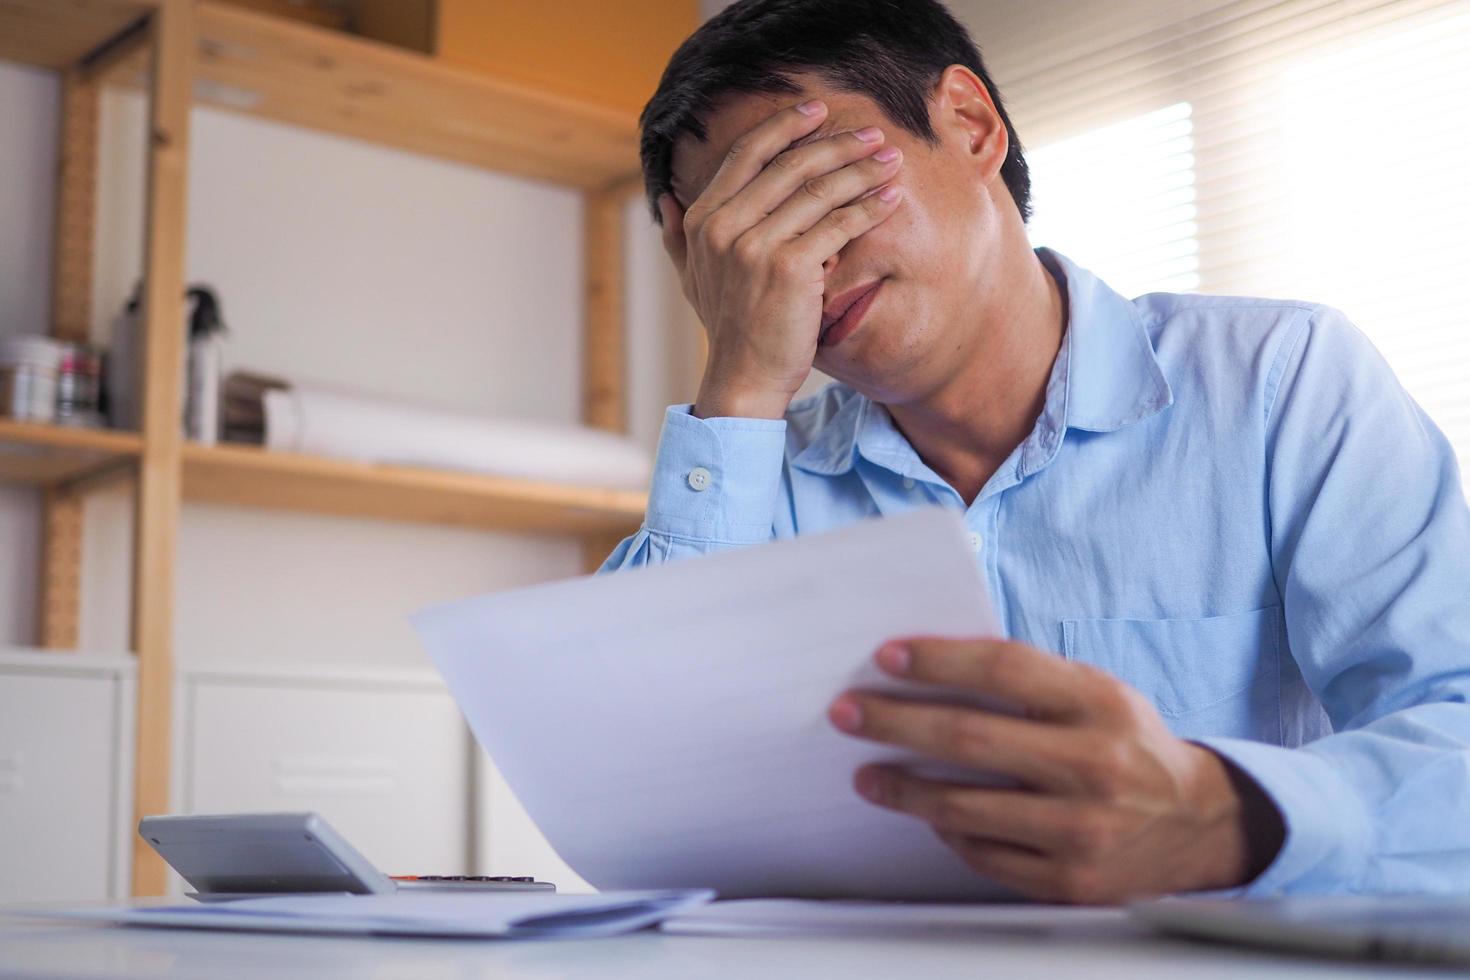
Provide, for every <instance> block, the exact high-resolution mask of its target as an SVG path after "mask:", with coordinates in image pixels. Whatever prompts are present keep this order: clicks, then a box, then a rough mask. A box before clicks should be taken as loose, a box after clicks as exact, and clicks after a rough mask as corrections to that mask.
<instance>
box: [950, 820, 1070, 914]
mask: <svg viewBox="0 0 1470 980" xmlns="http://www.w3.org/2000/svg"><path fill="white" fill-rule="evenodd" d="M939 839H940V840H942V841H944V843H945V844H947V845H949V848H950V849H951V850H952V851H954V852H955V853H956V854H958V855H959V856H960V860H962V861H964V862H965V866H966V867H967V868H969V869H970V870H971V871H973V872H975V873H976V874H978V875H980V876H981V877H984V878H989V879H990V880H991V881H993V882H995V883H996V884H998V885H1002V886H1004V887H1006V888H1009V889H1011V890H1012V891H1016V892H1020V893H1021V894H1022V895H1026V896H1028V897H1030V898H1035V899H1041V900H1047V899H1055V898H1056V897H1057V896H1056V888H1055V880H1056V877H1057V871H1056V864H1057V862H1056V861H1055V860H1053V859H1051V858H1048V857H1046V856H1044V855H1041V854H1037V853H1035V852H1034V851H1030V850H1027V849H1025V848H1022V847H1016V846H1014V845H1011V844H1004V843H1000V842H998V841H989V840H985V839H984V838H976V837H967V836H965V835H963V834H951V833H948V832H943V831H941V832H940V833H939Z"/></svg>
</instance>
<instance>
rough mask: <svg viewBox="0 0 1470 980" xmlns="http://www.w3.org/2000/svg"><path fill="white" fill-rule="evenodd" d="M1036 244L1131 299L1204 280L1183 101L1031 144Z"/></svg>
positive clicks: (1191, 146)
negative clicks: (1053, 140) (1037, 143)
mask: <svg viewBox="0 0 1470 980" xmlns="http://www.w3.org/2000/svg"><path fill="white" fill-rule="evenodd" d="M1026 159H1027V161H1028V162H1029V163H1030V165H1031V175H1032V187H1033V193H1032V200H1033V202H1034V208H1035V214H1034V216H1033V217H1032V219H1031V224H1030V235H1031V241H1032V242H1033V243H1034V244H1036V245H1046V246H1049V247H1051V248H1055V249H1056V250H1057V251H1059V252H1061V253H1062V254H1064V255H1066V256H1067V257H1068V258H1070V259H1073V260H1074V261H1076V262H1078V263H1080V264H1081V265H1083V266H1084V267H1086V268H1088V269H1090V270H1091V271H1092V272H1095V273H1096V274H1097V275H1099V276H1101V277H1102V279H1103V281H1104V282H1106V283H1108V284H1109V285H1110V286H1112V287H1113V288H1114V289H1116V290H1118V292H1120V293H1123V294H1124V295H1125V296H1137V295H1140V294H1142V293H1147V292H1153V291H1156V290H1169V291H1173V292H1185V291H1188V290H1192V289H1196V288H1198V286H1199V242H1198V227H1197V225H1196V218H1197V212H1196V208H1195V177H1194V128H1193V122H1192V120H1191V119H1190V106H1189V104H1188V103H1187V102H1180V103H1177V104H1175V105H1171V106H1167V107H1165V108H1163V109H1159V110H1157V111H1154V112H1149V113H1146V114H1144V115H1140V116H1136V117H1134V118H1131V119H1126V120H1124V121H1122V122H1118V123H1113V124H1111V125H1108V126H1103V127H1100V128H1098V129H1094V130H1091V131H1089V132H1085V133H1082V134H1080V135H1078V136H1072V137H1069V138H1067V139H1063V140H1059V141H1057V142H1055V143H1051V144H1049V145H1046V146H1039V147H1036V148H1034V149H1031V150H1028V151H1027V154H1026Z"/></svg>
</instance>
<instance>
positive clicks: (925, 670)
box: [874, 636, 1098, 720]
mask: <svg viewBox="0 0 1470 980" xmlns="http://www.w3.org/2000/svg"><path fill="white" fill-rule="evenodd" d="M874 659H876V660H877V662H878V666H880V667H882V668H883V669H884V670H885V671H887V672H888V673H890V674H893V675H894V676H897V677H904V678H907V679H909V680H915V681H920V682H923V683H926V684H937V685H940V686H943V687H952V688H958V689H960V690H964V691H972V692H974V693H977V694H984V695H988V696H990V697H994V698H999V699H1001V700H1002V701H1006V702H1009V703H1011V704H1014V705H1017V706H1019V707H1021V708H1024V709H1025V710H1026V713H1027V714H1028V715H1031V716H1033V717H1042V718H1053V719H1058V720H1068V719H1077V718H1083V717H1087V716H1089V714H1090V711H1089V706H1090V704H1091V703H1092V701H1093V700H1094V696H1095V695H1096V694H1097V693H1098V692H1096V691H1095V690H1094V688H1095V687H1096V680H1097V678H1096V676H1095V675H1094V674H1093V673H1092V672H1090V671H1086V670H1083V669H1081V668H1080V667H1079V666H1078V665H1077V664H1074V663H1072V662H1071V661H1069V660H1064V659H1063V658H1061V657H1058V656H1056V655H1054V654H1050V653H1044V652H1042V651H1040V650H1037V649H1036V648H1034V647H1030V646H1027V645H1026V644H1024V643H1017V642H1014V641H1012V640H1005V639H998V638H990V637H979V638H972V639H949V638H944V637H932V636H916V637H908V638H905V639H902V640H897V641H891V642H890V643H887V644H884V646H883V647H882V648H880V649H879V651H878V653H877V655H876V657H875V658H874Z"/></svg>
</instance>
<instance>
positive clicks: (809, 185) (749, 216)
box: [725, 126, 897, 237]
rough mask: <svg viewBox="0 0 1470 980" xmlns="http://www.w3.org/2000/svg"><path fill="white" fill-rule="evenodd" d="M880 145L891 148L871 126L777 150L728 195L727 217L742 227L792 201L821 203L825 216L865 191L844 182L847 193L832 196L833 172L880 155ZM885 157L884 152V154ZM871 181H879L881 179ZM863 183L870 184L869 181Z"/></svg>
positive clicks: (883, 167)
mask: <svg viewBox="0 0 1470 980" xmlns="http://www.w3.org/2000/svg"><path fill="white" fill-rule="evenodd" d="M885 149H892V148H891V147H885V146H884V145H883V131H882V130H880V129H878V127H876V126H869V127H867V128H865V129H860V130H857V131H856V132H851V133H840V134H837V135H835V136H829V137H826V138H823V139H819V140H816V141H814V142H812V143H808V144H806V145H805V146H796V147H791V148H790V149H787V150H783V151H782V152H781V153H779V154H777V155H776V158H775V159H774V160H772V161H771V163H770V166H768V167H766V169H764V170H762V171H761V172H760V174H759V175H758V176H757V177H756V178H755V179H754V180H752V181H751V182H750V183H749V184H748V185H746V186H745V187H744V188H743V189H742V190H741V191H740V193H738V194H736V195H735V196H734V197H732V198H731V199H730V201H729V203H728V204H726V205H725V208H726V210H729V211H732V212H733V216H738V218H739V220H740V221H742V222H744V223H745V225H746V226H752V225H755V224H757V223H758V222H760V221H762V220H764V219H765V218H766V216H767V215H769V214H772V213H773V212H775V211H777V210H779V209H780V208H781V207H782V206H783V205H785V204H786V203H787V202H788V201H790V200H793V199H795V200H803V199H805V200H810V201H814V202H820V203H824V204H825V205H826V207H825V209H824V210H823V211H822V213H821V214H826V213H827V212H828V211H831V210H832V209H833V208H835V207H838V206H840V205H843V204H846V203H847V202H848V201H851V200H852V199H853V198H855V197H857V196H858V195H859V194H860V193H862V191H863V190H864V189H865V187H864V186H863V185H861V184H860V183H859V182H857V181H847V183H848V184H849V185H851V189H850V190H849V192H848V194H847V196H845V197H841V196H838V194H837V193H836V192H837V191H838V189H839V188H838V187H837V185H836V183H835V182H834V178H835V177H836V175H837V174H838V173H841V172H842V171H843V170H844V169H846V168H847V167H849V166H851V165H852V164H854V163H858V162H861V161H863V160H867V159H871V158H872V157H874V156H875V155H877V154H879V153H883V151H884V150H885ZM889 155H890V154H887V153H884V156H889ZM877 166H878V168H879V169H881V170H883V171H885V172H886V173H887V174H888V175H889V176H891V175H892V173H893V172H894V171H896V170H897V167H896V166H890V165H885V163H884V162H881V161H880V162H879V163H878V165H877ZM884 179H886V178H884ZM875 183H881V180H880V181H875ZM866 186H868V187H871V186H872V184H868V185H866ZM821 214H819V215H817V216H816V217H815V218H813V219H812V221H811V222H808V223H807V225H806V226H805V227H803V228H802V229H801V231H805V230H806V228H809V227H811V224H812V223H814V222H815V221H816V220H817V218H820V217H821ZM795 234H796V233H795V232H793V233H792V235H791V236H788V237H794V235H795Z"/></svg>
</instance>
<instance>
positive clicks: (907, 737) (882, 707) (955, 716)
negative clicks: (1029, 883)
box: [829, 692, 1087, 793]
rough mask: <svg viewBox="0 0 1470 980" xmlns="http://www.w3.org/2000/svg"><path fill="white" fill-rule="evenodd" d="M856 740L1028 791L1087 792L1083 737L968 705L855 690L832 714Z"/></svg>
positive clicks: (1053, 727)
mask: <svg viewBox="0 0 1470 980" xmlns="http://www.w3.org/2000/svg"><path fill="white" fill-rule="evenodd" d="M829 714H830V715H831V718H832V721H833V723H834V724H835V725H837V727H838V728H841V729H842V730H843V731H845V732H847V733H848V734H849V735H856V736H858V737H859V738H866V739H871V740H873V741H875V742H884V743H887V744H889V745H897V746H901V747H903V748H907V749H912V750H913V751H915V752H917V753H919V754H920V755H923V756H927V757H929V758H932V759H939V760H941V761H943V762H953V763H956V764H958V765H961V766H965V767H966V768H970V769H979V770H981V771H983V772H990V773H996V774H998V775H1002V776H1010V777H1012V778H1014V779H1017V780H1020V781H1021V782H1022V783H1024V784H1026V785H1027V786H1035V787H1038V788H1042V789H1047V790H1052V791H1054V792H1065V793H1070V792H1074V791H1077V790H1079V789H1081V787H1082V786H1083V783H1082V781H1081V779H1080V777H1079V776H1078V774H1077V773H1078V770H1079V763H1080V762H1081V760H1083V759H1085V757H1086V752H1087V747H1086V746H1085V745H1079V744H1077V742H1078V739H1079V738H1080V735H1079V733H1078V732H1076V731H1073V730H1071V729H1066V728H1059V727H1057V726H1056V725H1052V724H1048V723H1045V722H1037V721H1029V720H1027V719H1023V718H1011V717H1008V716H1006V715H1000V714H996V713H994V712H990V711H983V710H981V709H979V708H972V707H969V706H956V705H946V704H935V703H933V702H925V701H910V700H904V699H902V698H894V697H886V696H884V695H881V694H864V693H861V692H849V693H847V694H844V695H843V696H842V697H840V698H838V699H837V701H835V702H834V703H833V705H832V708H831V710H830V712H829Z"/></svg>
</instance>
